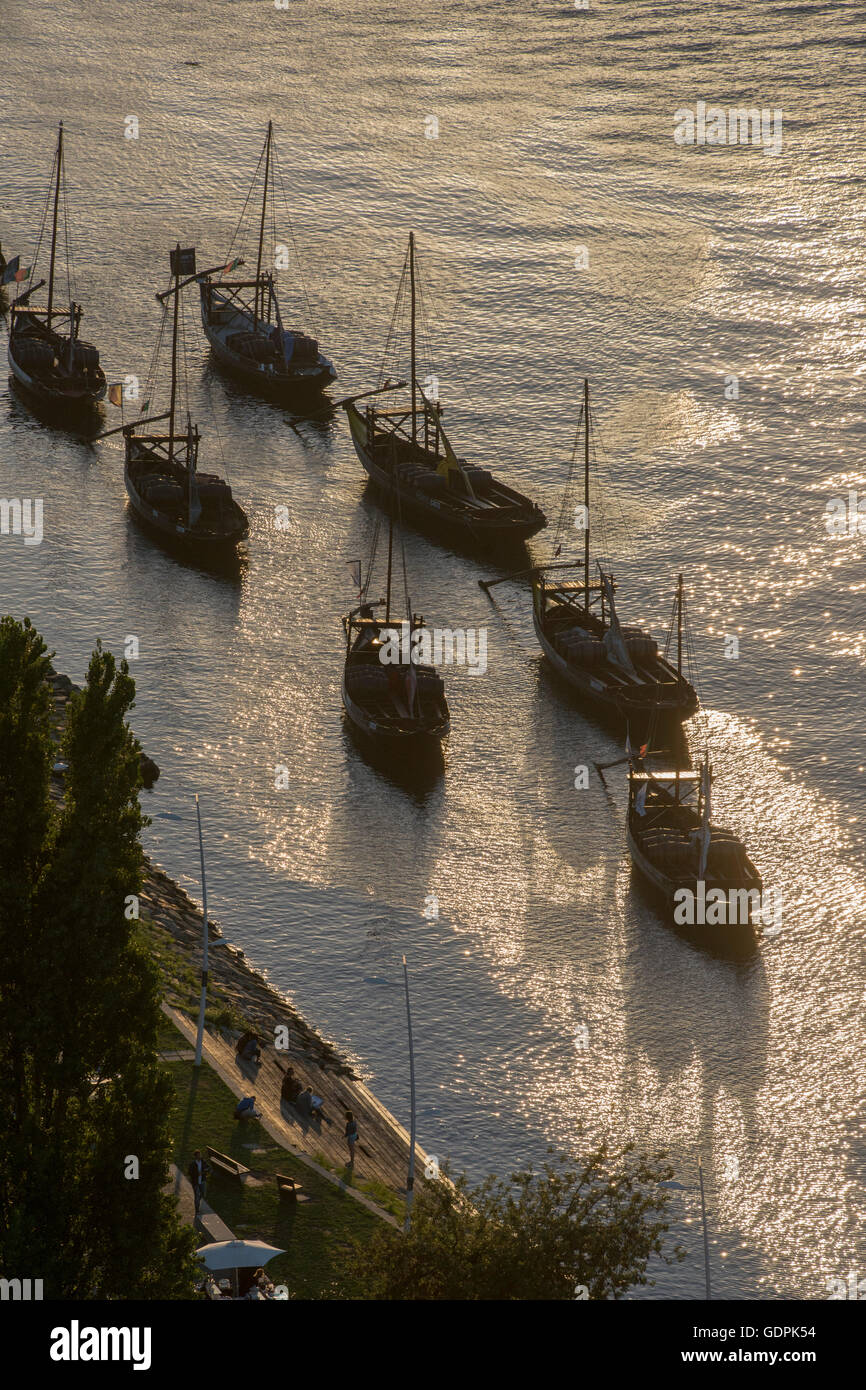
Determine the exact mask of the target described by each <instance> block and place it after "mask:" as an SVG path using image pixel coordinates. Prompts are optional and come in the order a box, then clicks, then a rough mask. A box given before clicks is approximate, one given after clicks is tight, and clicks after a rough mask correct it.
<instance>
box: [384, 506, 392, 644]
mask: <svg viewBox="0 0 866 1390" xmlns="http://www.w3.org/2000/svg"><path fill="white" fill-rule="evenodd" d="M393 553H394V497H393V493H392V496H391V509H390V512H389V515H388V587H387V589H386V590H385V626H386V627H387V626H388V624H389V623H390V621H391V561H392V558H393Z"/></svg>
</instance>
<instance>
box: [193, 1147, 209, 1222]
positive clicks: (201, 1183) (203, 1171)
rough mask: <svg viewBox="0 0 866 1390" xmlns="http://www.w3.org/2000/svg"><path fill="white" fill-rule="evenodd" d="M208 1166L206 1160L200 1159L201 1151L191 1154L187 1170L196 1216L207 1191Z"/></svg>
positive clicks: (197, 1150)
mask: <svg viewBox="0 0 866 1390" xmlns="http://www.w3.org/2000/svg"><path fill="white" fill-rule="evenodd" d="M209 1173H210V1164H209V1163H208V1161H207V1159H206V1158H202V1156H201V1149H196V1151H195V1153H194V1154H193V1158H192V1163H191V1164H190V1165H189V1168H188V1169H187V1174H188V1176H189V1180H190V1182H191V1184H192V1195H193V1197H194V1199H195V1214H196V1216H198V1209H199V1207H200V1206H201V1203H202V1198H203V1197H204V1195H205V1192H206V1191H207V1180H208V1174H209Z"/></svg>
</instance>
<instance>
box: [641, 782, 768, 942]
mask: <svg viewBox="0 0 866 1390" xmlns="http://www.w3.org/2000/svg"><path fill="white" fill-rule="evenodd" d="M710 784H711V773H710V764H709V758H708V757H706V758H705V759H704V762H703V764H702V766H701V768H700V769H699V770H692V769H688V770H685V771H684V770H680V769H677V770H674V771H673V772H656V771H650V770H649V769H647V768H646V766H645V764H644V761H643V759H642V758H640V757H639V756H638V757H633V758H632V760H631V765H630V768H629V778H628V828H627V842H628V848H629V853H630V854H631V857H632V861H633V863H634V865H635V867H636V869H637V870H638V871H639V873H640V874H641V875H642V876H643V878H644V879H645V880H646V882H647V883H648V884H649V885H650V887H651V888H653V889H655V890H656V891H657V893H659V894H660V895H661V897H662V898H663V900H664V902H665V904H666V907H667V909H668V911H669V912H671V913H672V914H673V921H674V924H675V925H678V926H680V927H681V928H682V929H683V930H684V931H686V932H687V934H694V936H695V937H696V938H697V939H700V940H705V941H708V942H710V943H711V944H713V945H715V946H732V945H733V946H737V945H742V944H747V943H748V942H750V941H751V940H752V939H753V938H754V932H755V922H756V918H757V916H758V914H759V911H760V908H761V894H762V891H763V884H762V880H761V876H760V874H759V873H758V871H757V869H756V868H755V866H754V864H753V863H752V861H751V859H750V858H749V856H748V854H747V852H746V849H745V846H744V845H743V844H742V842H741V841H740V840H739V839H738V838H737V836H736V835H734V834H733V833H732V832H731V831H729V830H725V829H723V828H722V827H721V826H717V825H713V824H712V822H711V818H710V817H711V812H710ZM696 803H697V804H696Z"/></svg>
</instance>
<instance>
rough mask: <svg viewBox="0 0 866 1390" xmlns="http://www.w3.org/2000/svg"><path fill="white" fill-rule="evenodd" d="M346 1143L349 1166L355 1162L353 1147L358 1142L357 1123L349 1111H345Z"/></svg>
mask: <svg viewBox="0 0 866 1390" xmlns="http://www.w3.org/2000/svg"><path fill="white" fill-rule="evenodd" d="M345 1133H346V1143H347V1145H348V1147H349V1164H350V1165H351V1164H353V1163H354V1162H355V1145H356V1144H357V1142H358V1122H357V1120H356V1119H355V1116H354V1115H353V1114H352V1112H351V1110H347V1111H346V1130H345Z"/></svg>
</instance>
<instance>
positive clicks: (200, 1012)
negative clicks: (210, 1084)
mask: <svg viewBox="0 0 866 1390" xmlns="http://www.w3.org/2000/svg"><path fill="white" fill-rule="evenodd" d="M195 815H196V820H197V821H198V852H199V858H200V859H201V896H202V908H203V911H204V946H203V951H202V963H201V999H200V1001H199V1006H198V1032H197V1033H196V1037H195V1065H196V1066H197V1067H200V1066H201V1047H202V1039H203V1038H204V1011H205V1005H206V1004H207V879H206V878H205V872H204V841H203V840H202V835H201V808H200V807H199V804H198V792H196V794H195Z"/></svg>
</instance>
